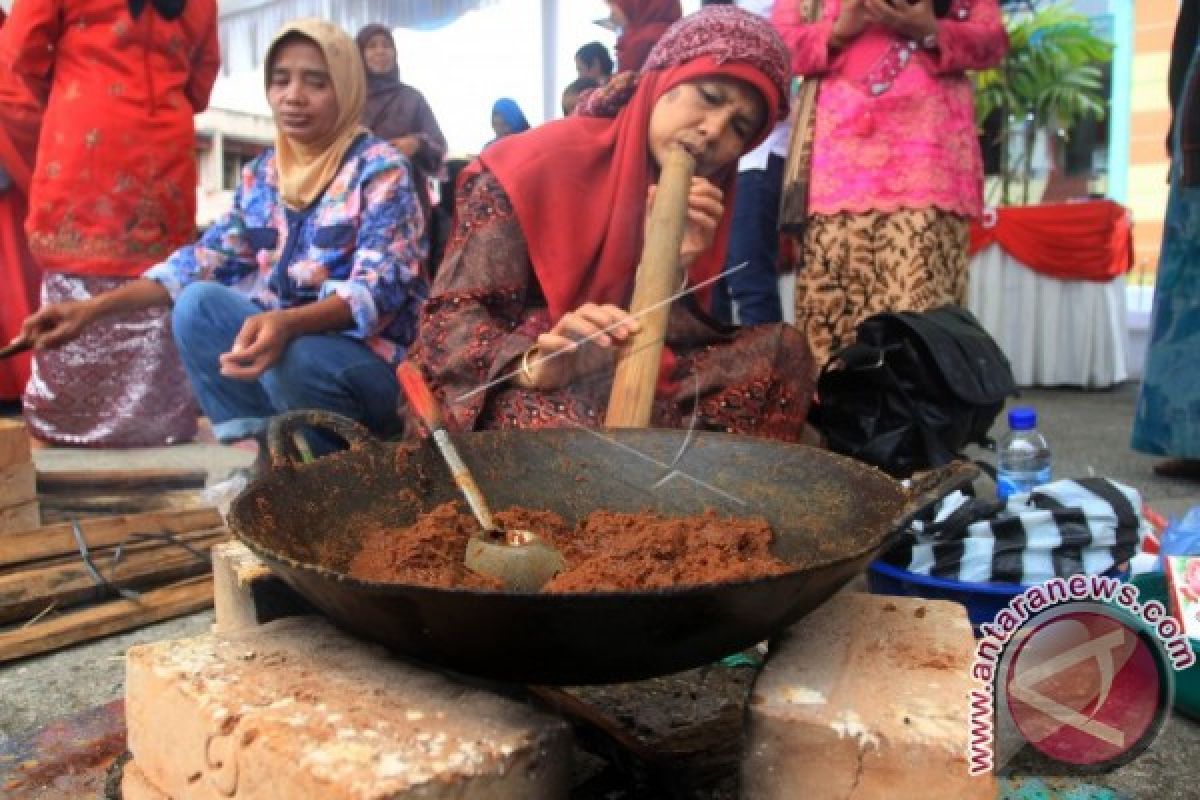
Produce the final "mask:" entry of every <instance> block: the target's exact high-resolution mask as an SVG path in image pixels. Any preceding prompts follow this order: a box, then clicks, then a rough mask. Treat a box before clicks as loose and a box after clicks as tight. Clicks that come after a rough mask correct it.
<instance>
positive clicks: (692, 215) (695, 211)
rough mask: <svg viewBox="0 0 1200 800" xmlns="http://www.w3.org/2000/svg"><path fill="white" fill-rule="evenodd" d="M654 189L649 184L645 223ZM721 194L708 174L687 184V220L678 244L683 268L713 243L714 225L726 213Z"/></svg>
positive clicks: (647, 219) (653, 196) (654, 187)
mask: <svg viewBox="0 0 1200 800" xmlns="http://www.w3.org/2000/svg"><path fill="white" fill-rule="evenodd" d="M657 193H658V187H657V186H651V187H650V191H649V193H648V194H647V195H646V222H647V224H649V222H650V212H651V210H652V209H653V208H654V198H655V197H656V196H657ZM724 196H725V195H724V193H723V192H722V191H721V190H720V189H718V188H717V187H716V186H714V185H713V184H712V183H710V182H709V181H708V179H707V178H692V185H691V186H690V187H689V188H688V199H687V203H688V209H687V223H686V225H685V226H684V229H683V241H682V242H680V244H679V261H680V263H682V264H683V268H684V269H685V270H686V269H687V268H688V267H690V266H691V265H692V264H693V263H694V262H695V260H696V259H697V258H699V257H700V255H701V254H702V253H704V252H706V251H707V250H708V249H709V248H710V247H712V244H713V240H714V239H715V238H716V236H717V225H718V224H720V222H721V215H722V214H723V213H725V204H724V203H723V202H722V200H723V198H724Z"/></svg>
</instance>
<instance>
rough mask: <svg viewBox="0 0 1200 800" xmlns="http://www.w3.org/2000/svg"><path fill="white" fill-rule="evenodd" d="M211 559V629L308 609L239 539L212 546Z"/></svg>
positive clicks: (256, 622) (251, 623)
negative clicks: (213, 620) (212, 623)
mask: <svg viewBox="0 0 1200 800" xmlns="http://www.w3.org/2000/svg"><path fill="white" fill-rule="evenodd" d="M212 562H213V606H214V609H215V611H216V618H217V621H216V626H215V628H214V630H216V631H219V632H224V631H234V630H238V629H239V628H246V627H250V626H254V625H262V624H263V623H266V622H271V621H272V620H276V619H283V618H284V617H294V616H297V615H300V614H310V613H312V606H310V605H309V604H308V602H307V601H306V600H305V599H304V598H303V597H301V596H300V595H299V594H298V593H297V592H296V591H295V590H294V589H292V587H290V586H288V585H287V584H286V583H284V581H283V579H282V578H280V577H279V576H277V575H276V574H275V573H273V572H271V568H270V567H268V566H267V565H266V564H265V563H263V561H262V560H261V559H259V557H258V556H256V555H254V553H253V551H251V550H250V548H249V547H246V545H244V544H242V543H241V542H238V541H231V542H224V543H222V544H219V545H217V546H216V547H214V548H213V550H212Z"/></svg>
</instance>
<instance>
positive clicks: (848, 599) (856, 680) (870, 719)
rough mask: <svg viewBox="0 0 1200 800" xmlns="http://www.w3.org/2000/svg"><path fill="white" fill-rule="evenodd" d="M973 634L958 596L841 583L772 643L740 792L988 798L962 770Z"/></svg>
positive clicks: (856, 799)
mask: <svg viewBox="0 0 1200 800" xmlns="http://www.w3.org/2000/svg"><path fill="white" fill-rule="evenodd" d="M974 647H975V640H974V637H973V636H972V634H971V626H970V623H969V622H968V620H967V615H966V610H965V609H964V608H963V607H962V606H960V605H958V604H957V603H950V602H945V601H930V600H922V599H918V598H899V597H878V596H873V595H867V594H857V593H848V592H842V593H840V594H838V595H836V596H835V597H834V598H833V599H831V600H830V601H829V602H827V603H826V604H825V605H823V606H822V607H821V608H819V609H817V610H816V611H815V612H813V613H812V614H811V615H809V616H808V617H806V618H805V619H803V620H801V621H800V622H799V623H798V624H796V625H795V626H793V627H792V628H791V629H790V630H789V631H788V632H787V633H786V634H785V636H784V637H783V638H782V639H781V640H780V641H779V642H777V643H773V644H772V647H771V653H770V658H769V660H768V661H767V664H766V666H765V667H764V669H763V671H762V673H761V674H760V676H759V678H758V680H757V682H756V683H755V687H754V691H753V692H752V694H751V698H750V704H749V707H748V729H747V743H746V749H745V752H744V754H743V762H742V796H743V797H744V798H747V800H795V798H804V800H894V799H895V798H921V800H976V798H978V800H993V798H995V797H996V783H995V779H994V778H993V777H992V776H985V777H983V778H972V777H970V776H969V775H968V772H967V752H968V736H969V727H968V708H969V704H968V692H969V690H970V689H971V687H972V686H973V683H972V679H971V675H970V667H971V661H972V658H973V654H974Z"/></svg>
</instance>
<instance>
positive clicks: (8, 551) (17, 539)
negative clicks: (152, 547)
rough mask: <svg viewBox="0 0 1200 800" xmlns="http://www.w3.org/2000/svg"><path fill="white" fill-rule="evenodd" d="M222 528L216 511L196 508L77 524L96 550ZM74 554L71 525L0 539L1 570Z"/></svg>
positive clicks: (28, 531)
mask: <svg viewBox="0 0 1200 800" xmlns="http://www.w3.org/2000/svg"><path fill="white" fill-rule="evenodd" d="M223 524H224V520H222V519H221V515H220V513H218V512H217V510H216V509H215V508H196V509H186V510H183V511H155V512H151V513H148V514H133V515H128V516H120V517H102V518H99V519H85V520H80V521H79V528H80V530H81V531H82V532H83V538H84V541H85V542H87V546H88V547H89V548H90V549H96V548H100V547H110V546H113V545H118V544H121V543H122V542H124V541H126V540H128V539H129V538H130V535H131V534H134V533H171V534H179V533H187V532H188V531H197V530H205V529H208V528H217V527H220V526H221V525H223ZM76 552H78V548H77V547H76V544H75V536H74V534H73V533H72V531H71V524H70V523H60V524H58V525H49V526H46V527H43V528H35V529H33V530H27V531H19V532H16V533H9V534H4V535H0V567H2V566H5V565H10V564H21V563H25V562H28V561H35V560H38V559H43V558H53V557H54V556H63V555H68V554H71V553H76Z"/></svg>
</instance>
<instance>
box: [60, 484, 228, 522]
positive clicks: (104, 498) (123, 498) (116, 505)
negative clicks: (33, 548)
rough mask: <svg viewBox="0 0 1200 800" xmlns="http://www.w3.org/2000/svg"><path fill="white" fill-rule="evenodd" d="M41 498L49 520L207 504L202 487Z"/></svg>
mask: <svg viewBox="0 0 1200 800" xmlns="http://www.w3.org/2000/svg"><path fill="white" fill-rule="evenodd" d="M38 500H39V501H40V502H41V504H42V515H43V517H44V518H45V519H46V521H47V522H61V521H64V520H70V519H77V518H79V517H97V516H113V515H116V514H146V513H149V512H151V511H167V510H170V509H182V508H201V507H204V506H205V505H207V504H206V503H205V502H204V496H203V493H202V492H201V491H200V490H199V489H171V490H166V491H158V490H152V491H147V492H125V493H122V494H40V495H38Z"/></svg>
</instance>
